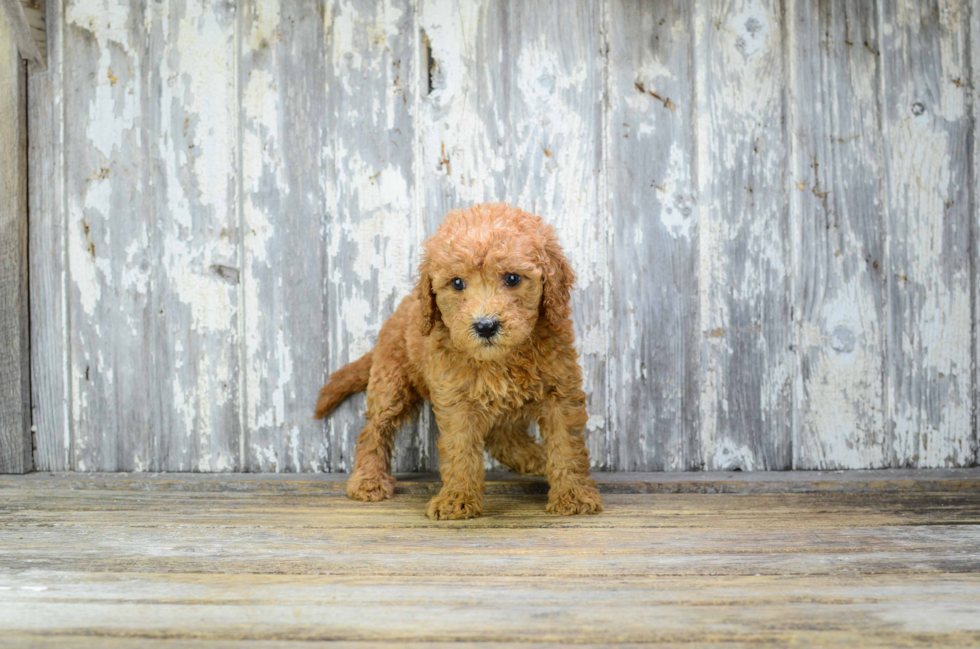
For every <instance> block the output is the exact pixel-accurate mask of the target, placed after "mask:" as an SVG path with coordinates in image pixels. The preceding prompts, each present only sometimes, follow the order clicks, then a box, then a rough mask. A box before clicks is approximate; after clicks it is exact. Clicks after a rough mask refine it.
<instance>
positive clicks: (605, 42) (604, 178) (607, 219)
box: [592, 0, 616, 467]
mask: <svg viewBox="0 0 980 649" xmlns="http://www.w3.org/2000/svg"><path fill="white" fill-rule="evenodd" d="M600 11H601V12H602V15H601V17H600V31H601V34H600V47H601V48H602V75H603V79H602V92H603V97H602V107H601V111H602V115H601V120H602V124H601V130H600V135H599V137H600V142H599V146H600V147H602V157H601V161H600V170H599V209H600V210H601V213H602V222H603V224H605V229H606V241H605V244H606V260H605V261H606V264H605V270H606V272H605V273H604V274H603V289H602V290H603V296H602V299H603V304H605V305H606V309H603V311H604V312H606V314H607V318H606V326H605V329H606V335H605V365H604V367H605V380H604V383H605V385H604V388H605V399H604V401H605V403H604V404H603V405H604V407H605V412H604V415H605V425H604V426H603V438H604V439H603V448H604V450H605V457H604V458H603V461H602V466H605V467H609V466H610V464H611V462H612V447H611V445H610V435H609V431H610V428H611V424H612V422H613V410H614V409H613V405H612V404H613V400H612V396H613V395H612V376H610V371H609V349H610V340H609V337H610V330H611V328H610V327H609V321H608V307H609V305H610V303H611V302H610V299H609V296H610V292H611V288H612V287H611V282H610V280H611V275H612V273H611V272H610V268H609V251H611V250H613V246H614V245H615V236H616V235H615V228H614V226H613V222H612V221H613V218H612V209H611V208H610V201H611V200H612V197H611V196H610V194H609V167H610V160H609V154H610V143H611V140H610V137H609V118H610V112H611V110H610V105H609V104H610V99H611V95H610V83H609V76H610V72H609V67H610V66H609V29H610V26H611V24H612V21H611V20H610V19H609V13H610V11H611V8H610V6H609V0H602V3H601V6H600ZM597 460H598V458H592V465H593V466H595V465H596V462H597Z"/></svg>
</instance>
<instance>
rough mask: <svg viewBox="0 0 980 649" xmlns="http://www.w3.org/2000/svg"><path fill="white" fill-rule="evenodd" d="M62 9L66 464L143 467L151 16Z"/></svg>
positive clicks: (147, 454) (147, 409)
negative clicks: (147, 22)
mask: <svg viewBox="0 0 980 649" xmlns="http://www.w3.org/2000/svg"><path fill="white" fill-rule="evenodd" d="M64 16H65V27H64V35H65V45H64V50H63V52H64V54H63V55H64V63H65V68H64V75H65V76H64V78H65V81H66V87H65V89H64V94H65V99H64V101H65V115H66V119H65V135H64V138H65V139H64V146H65V154H64V155H65V171H64V173H65V176H66V185H65V192H66V216H65V218H66V223H65V228H66V230H67V242H68V251H67V258H68V280H69V284H68V309H69V331H70V335H71V345H70V360H69V362H70V374H69V377H68V379H69V384H70V385H71V400H70V402H71V408H72V411H71V418H72V421H71V430H72V438H71V448H70V450H69V453H70V457H71V467H72V468H73V469H76V470H81V471H85V470H93V469H105V470H110V471H119V470H133V469H142V470H146V469H151V468H154V467H156V466H159V462H160V457H159V455H158V454H157V446H156V432H157V430H156V428H155V422H154V415H155V412H159V410H155V409H154V407H153V402H152V399H153V397H154V396H155V395H154V393H153V392H151V386H152V384H151V382H150V378H151V377H153V376H154V350H153V345H152V344H151V341H153V340H154V337H153V334H154V331H155V327H154V320H155V318H158V317H160V315H161V314H159V313H154V312H153V311H152V302H151V294H150V290H151V286H150V275H151V274H152V273H153V270H154V261H155V260H154V257H153V249H152V237H153V229H154V225H155V218H154V217H155V206H154V202H153V200H152V198H151V197H152V196H153V192H152V190H151V187H150V184H149V181H150V176H151V173H150V172H151V170H150V169H149V168H148V160H147V159H146V156H145V149H144V146H143V123H142V119H141V115H142V109H143V98H144V97H145V96H146V97H147V99H148V100H149V97H148V92H149V91H148V89H147V87H146V86H147V81H148V80H147V79H146V78H145V77H144V75H143V66H142V61H143V55H144V48H145V46H146V45H147V42H146V32H145V31H144V29H143V22H144V15H143V12H142V11H141V10H140V8H139V7H138V6H132V7H131V6H130V4H129V3H127V2H122V1H120V2H111V3H109V4H108V5H103V4H102V3H101V2H85V1H81V0H80V1H78V2H66V3H65V9H64ZM154 392H155V391H154Z"/></svg>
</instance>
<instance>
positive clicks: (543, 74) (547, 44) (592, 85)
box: [420, 0, 610, 466]
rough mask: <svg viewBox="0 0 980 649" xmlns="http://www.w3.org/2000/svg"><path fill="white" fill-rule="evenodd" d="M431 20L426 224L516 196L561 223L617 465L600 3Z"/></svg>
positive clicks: (431, 4)
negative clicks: (602, 193) (611, 418)
mask: <svg viewBox="0 0 980 649" xmlns="http://www.w3.org/2000/svg"><path fill="white" fill-rule="evenodd" d="M420 19H421V29H422V30H423V32H424V34H425V39H426V42H427V48H428V55H427V58H428V59H429V60H430V65H429V79H430V81H428V82H427V84H428V86H427V87H429V88H431V91H430V92H428V94H427V95H426V96H425V97H424V99H423V100H422V103H421V106H420V111H421V122H422V123H421V128H422V132H421V134H420V137H421V140H422V142H421V152H420V156H421V166H422V169H423V176H422V178H421V179H420V182H423V183H424V186H425V201H424V211H423V220H424V223H425V225H426V230H427V231H428V232H433V231H434V230H435V228H436V227H437V226H438V224H439V222H440V221H441V220H442V217H443V216H444V215H445V213H446V212H448V211H449V210H451V209H456V208H459V207H463V206H466V205H469V204H472V203H477V202H481V201H505V202H509V203H512V204H514V205H517V206H519V207H521V208H522V209H526V210H528V211H531V212H534V213H537V214H540V215H541V216H542V217H543V218H544V219H545V220H546V221H547V222H549V223H552V224H553V225H554V226H555V227H556V229H557V231H558V233H559V240H560V242H561V244H562V245H563V247H564V248H565V250H566V252H567V253H568V256H569V261H570V263H571V265H572V267H573V268H574V269H575V272H576V274H577V276H578V283H577V289H576V290H575V292H574V293H573V297H572V308H573V319H574V321H575V327H576V329H575V331H576V338H577V349H578V351H579V355H580V361H581V364H582V367H583V384H584V387H583V389H584V390H585V392H586V394H587V395H588V403H587V409H588V412H589V423H588V427H587V440H586V442H587V444H588V447H589V453H590V455H591V457H592V460H593V463H594V464H596V465H597V466H607V465H608V463H609V461H610V460H609V448H608V442H609V441H608V438H607V431H608V426H607V414H606V404H607V402H606V382H605V381H606V364H605V358H606V345H607V330H608V309H607V307H606V304H607V301H606V280H607V277H606V273H605V269H606V268H607V260H606V254H607V246H606V238H607V234H608V233H607V230H608V227H607V224H606V222H605V220H604V218H603V213H604V211H603V207H602V204H601V202H600V198H599V176H600V171H601V164H602V159H601V155H602V146H601V139H602V119H601V117H602V109H601V103H600V99H601V93H602V89H603V78H602V67H601V65H600V63H601V60H602V59H601V57H602V47H603V45H602V39H601V34H600V23H601V19H602V17H601V15H600V11H599V5H598V4H597V3H593V2H571V3H568V2H560V3H559V2H549V3H521V2H515V1H503V2H475V3H453V2H442V1H438V0H433V1H428V0H425V1H423V2H422V4H421V15H420ZM423 85H424V84H423Z"/></svg>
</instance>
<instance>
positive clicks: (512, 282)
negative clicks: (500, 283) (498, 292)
mask: <svg viewBox="0 0 980 649" xmlns="http://www.w3.org/2000/svg"><path fill="white" fill-rule="evenodd" d="M520 283H521V276H520V275H515V274H514V273H507V274H506V275H504V284H506V285H507V286H517V285H518V284H520Z"/></svg>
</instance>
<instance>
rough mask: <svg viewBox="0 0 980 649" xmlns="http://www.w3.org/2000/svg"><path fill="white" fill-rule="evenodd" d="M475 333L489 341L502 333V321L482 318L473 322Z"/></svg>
mask: <svg viewBox="0 0 980 649" xmlns="http://www.w3.org/2000/svg"><path fill="white" fill-rule="evenodd" d="M473 331H475V332H476V335H477V336H479V337H480V338H483V339H485V340H489V339H490V338H493V337H494V336H496V335H497V332H498V331H500V321H499V320H496V319H491V318H480V319H479V320H476V321H474V322H473Z"/></svg>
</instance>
